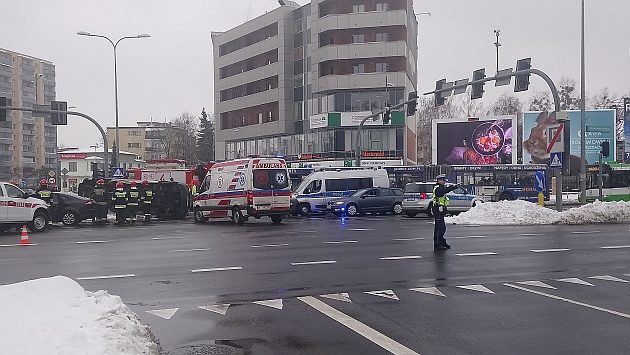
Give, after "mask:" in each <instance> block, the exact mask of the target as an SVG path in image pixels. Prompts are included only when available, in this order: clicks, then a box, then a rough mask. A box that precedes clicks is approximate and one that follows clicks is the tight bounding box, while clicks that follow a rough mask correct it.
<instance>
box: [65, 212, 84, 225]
mask: <svg viewBox="0 0 630 355" xmlns="http://www.w3.org/2000/svg"><path fill="white" fill-rule="evenodd" d="M79 222H81V221H79V216H78V215H77V214H76V213H75V212H73V211H64V212H63V215H62V216H61V223H63V225H64V226H76V225H77V224H79Z"/></svg>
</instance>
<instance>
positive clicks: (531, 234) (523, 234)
mask: <svg viewBox="0 0 630 355" xmlns="http://www.w3.org/2000/svg"><path fill="white" fill-rule="evenodd" d="M518 235H522V236H524V237H533V236H536V235H543V234H542V233H521V234H518Z"/></svg>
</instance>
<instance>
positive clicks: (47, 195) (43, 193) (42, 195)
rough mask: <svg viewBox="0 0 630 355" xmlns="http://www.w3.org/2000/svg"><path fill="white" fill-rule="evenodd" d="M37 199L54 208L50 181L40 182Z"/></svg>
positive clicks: (42, 180)
mask: <svg viewBox="0 0 630 355" xmlns="http://www.w3.org/2000/svg"><path fill="white" fill-rule="evenodd" d="M35 194H36V195H37V198H38V199H40V200H44V202H46V204H47V205H48V207H51V206H52V191H50V189H49V188H48V180H46V179H41V180H39V187H38V188H37V191H36V193H35Z"/></svg>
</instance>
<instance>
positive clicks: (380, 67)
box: [376, 63, 387, 73]
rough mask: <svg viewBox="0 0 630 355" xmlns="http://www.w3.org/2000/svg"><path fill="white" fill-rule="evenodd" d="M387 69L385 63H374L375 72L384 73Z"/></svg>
mask: <svg viewBox="0 0 630 355" xmlns="http://www.w3.org/2000/svg"><path fill="white" fill-rule="evenodd" d="M386 71H387V63H376V72H377V73H384V72H386Z"/></svg>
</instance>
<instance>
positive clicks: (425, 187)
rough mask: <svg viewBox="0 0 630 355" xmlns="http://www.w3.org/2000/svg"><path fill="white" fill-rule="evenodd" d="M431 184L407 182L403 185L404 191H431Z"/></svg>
mask: <svg viewBox="0 0 630 355" xmlns="http://www.w3.org/2000/svg"><path fill="white" fill-rule="evenodd" d="M433 186H434V185H433V184H413V183H412V184H407V186H405V192H406V193H420V192H432V191H433Z"/></svg>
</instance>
